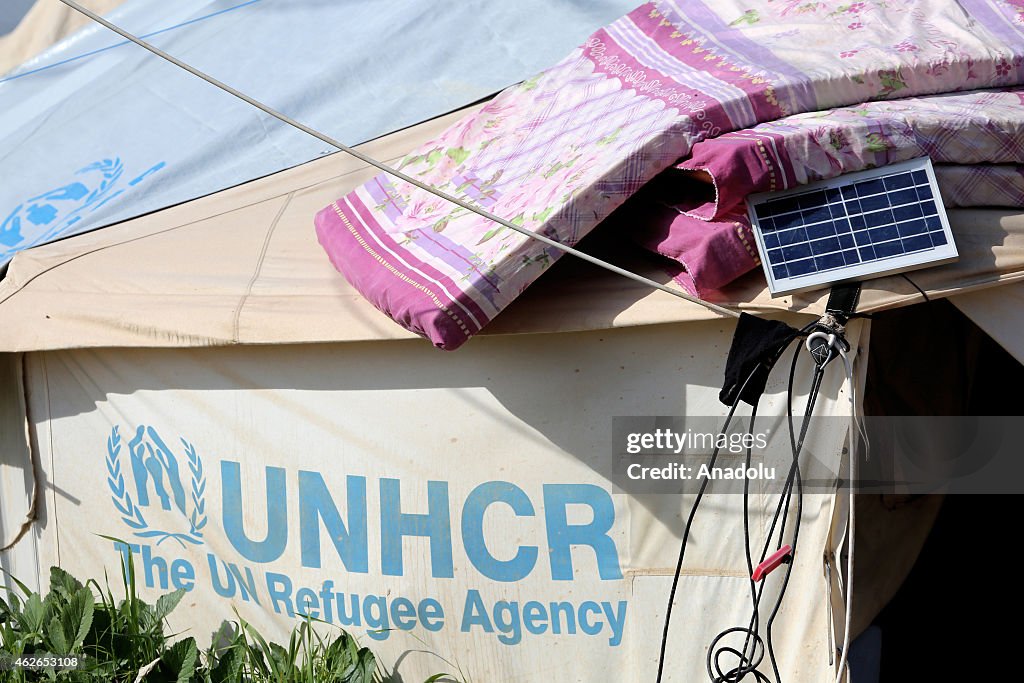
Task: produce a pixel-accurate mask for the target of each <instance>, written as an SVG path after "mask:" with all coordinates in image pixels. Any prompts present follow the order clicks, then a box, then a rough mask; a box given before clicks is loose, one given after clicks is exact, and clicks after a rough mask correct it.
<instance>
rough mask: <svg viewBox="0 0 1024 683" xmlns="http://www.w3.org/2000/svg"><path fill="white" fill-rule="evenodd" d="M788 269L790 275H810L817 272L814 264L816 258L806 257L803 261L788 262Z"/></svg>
mask: <svg viewBox="0 0 1024 683" xmlns="http://www.w3.org/2000/svg"><path fill="white" fill-rule="evenodd" d="M786 269H787V270H789V276H790V277H798V276H800V275H809V274H811V273H814V272H816V271H817V270H818V269H817V268H816V267H815V266H814V259H812V258H805V259H804V260H802V261H793V262H792V263H787V264H786Z"/></svg>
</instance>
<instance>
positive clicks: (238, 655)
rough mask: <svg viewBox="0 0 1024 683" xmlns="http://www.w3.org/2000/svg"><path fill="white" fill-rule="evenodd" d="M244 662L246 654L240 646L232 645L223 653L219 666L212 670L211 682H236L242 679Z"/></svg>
mask: <svg viewBox="0 0 1024 683" xmlns="http://www.w3.org/2000/svg"><path fill="white" fill-rule="evenodd" d="M244 663H245V654H244V653H243V652H242V650H241V649H239V648H238V647H232V648H231V649H229V650H228V651H227V652H225V653H223V654H222V655H221V657H220V660H219V661H218V662H217V666H215V667H213V669H211V670H210V683H234V682H235V681H238V680H241V671H242V665H243V664H244Z"/></svg>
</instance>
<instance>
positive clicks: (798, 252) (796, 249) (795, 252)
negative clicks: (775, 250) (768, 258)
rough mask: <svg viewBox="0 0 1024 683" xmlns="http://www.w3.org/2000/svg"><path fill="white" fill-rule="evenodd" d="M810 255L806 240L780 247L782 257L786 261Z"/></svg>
mask: <svg viewBox="0 0 1024 683" xmlns="http://www.w3.org/2000/svg"><path fill="white" fill-rule="evenodd" d="M810 255H811V247H810V244H808V243H807V242H803V243H801V244H794V245H792V246H789V247H783V248H782V258H784V259H786V260H787V261H796V260H799V259H802V258H807V257H808V256H810Z"/></svg>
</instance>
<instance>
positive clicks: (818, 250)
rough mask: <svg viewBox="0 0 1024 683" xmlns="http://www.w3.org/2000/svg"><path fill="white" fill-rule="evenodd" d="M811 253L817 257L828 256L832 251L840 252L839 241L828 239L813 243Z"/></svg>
mask: <svg viewBox="0 0 1024 683" xmlns="http://www.w3.org/2000/svg"><path fill="white" fill-rule="evenodd" d="M811 251H812V252H814V255H815V256H818V255H820V254H827V253H829V252H830V251H839V239H838V238H836V237H829V238H828V239H823V240H814V241H813V242H811Z"/></svg>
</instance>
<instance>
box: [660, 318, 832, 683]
mask: <svg viewBox="0 0 1024 683" xmlns="http://www.w3.org/2000/svg"><path fill="white" fill-rule="evenodd" d="M816 325H817V323H812V324H810V325H807V326H806V327H804V328H803V329H802V330H801V331H800V335H799V336H798V338H802V337H804V336H806V335H807V334H808V333H809V332H810V331H811V330H813V329H814V328H815V326H816ZM788 347H789V344H786V345H785V346H783V347H782V348H780V349H779V350H778V352H777V353H776V354H775V355H774V356H773V357H772V358H771V359H770V360H769V361H768V362H767V363H765V365H766V366H767V368H768V370H769V372H770V371H771V369H772V368H774V367H775V365H776V364H777V362H778V360H779V359H780V358H781V356H782V355H783V354H784V353H785V351H786V349H787V348H788ZM800 348H801V347H800V345H798V346H797V348H796V350H795V352H794V354H793V363H792V365H791V367H790V373H789V383H788V390H787V420H788V425H789V436H790V447H791V450H792V453H793V460H792V463H791V464H790V469H789V472H788V474H787V477H786V482H785V484H784V486H783V490H782V492H781V493H780V497H779V503H778V505H777V507H776V510H775V514H774V516H773V518H772V523H771V526H770V527H769V530H768V533H767V535H766V537H765V544H764V547H763V548H762V551H761V555H760V560H759V562H763V561H764V559H765V558H766V557H767V554H768V550H769V548H771V545H772V539H773V537H775V530H776V528H778V539H777V542H776V550H777V549H779V548H781V547H782V546H783V540H784V539H785V535H786V527H787V524H788V520H789V511H790V508H791V506H792V501H793V498H794V496H793V492H794V488H795V490H796V496H795V498H796V515H795V522H794V529H793V542H792V543H791V547H792V555H791V558H792V557H794V556H795V554H796V549H797V545H798V542H799V534H800V521H801V518H802V517H803V480H802V478H801V476H800V467H799V457H800V452H801V451H802V449H803V444H804V440H805V438H806V435H807V430H808V427H809V426H810V417H811V414H812V413H813V409H814V405H815V402H816V400H817V396H818V391H819V389H820V387H821V382H822V378H823V376H824V366H825V364H826V363H821V364H820V365H816V366H815V370H814V376H813V378H812V382H811V388H810V391H809V393H808V400H807V408H806V413H805V415H804V419H803V422H802V423H801V426H800V434H799V438H798V437H797V434H796V430H795V425H794V422H793V385H794V381H795V376H796V366H797V361H798V359H799V356H800ZM830 360H831V358H830ZM757 372H758V369H755V370H754V371H752V372H751V374H750V376H748V377H747V379H746V380H745V381H744V383H743V388H741V390H740V391H739V393H738V394H737V396H739V395H742V394H743V390H744V389H745V388H746V385H747V383H749V382H750V381H751V379H752V378H753V377H754V376H755V374H756V373H757ZM739 401H740V399H739V398H738V397H737V399H736V400H735V401H734V402H733V404H732V406H730V408H729V412H728V414H727V415H726V418H725V422H724V423H723V425H722V433H725V432H727V431H728V428H729V424H730V423H731V422H732V419H733V416H734V414H735V412H736V408H737V407H738V406H739ZM756 418H757V402H755V403H754V405H753V409H752V412H751V419H750V426H749V433H751V434H752V433H753V430H754V421H755V420H756ZM719 452H720V450H719V448H717V447H716V448H715V449H714V451H712V454H711V458H710V460H709V463H708V467H709V468H712V467H714V464H715V462H716V460H717V459H718V455H719ZM750 460H751V448H749V447H748V449H747V455H746V467H749V466H750ZM709 481H710V480H709V479H707V478H705V479H703V480H702V482H701V485H700V488H699V489H698V491H697V497H696V499H695V500H694V503H693V506H692V507H691V509H690V513H689V515H688V516H687V519H686V524H685V525H684V527H683V537H682V539H681V542H680V547H679V557H678V560H677V562H676V570H675V573H674V576H673V580H672V588H671V590H670V591H669V599H668V606H667V608H666V613H665V627H664V630H663V632H662V640H661V650H660V653H659V658H658V674H657V678H656V683H661V680H662V677H663V675H664V667H665V652H666V649H667V646H668V632H669V627H670V625H671V621H672V608H673V603H674V602H675V595H676V592H677V590H678V586H679V578H680V575H681V573H682V566H683V561H684V558H685V554H686V547H687V542H688V540H689V536H690V530H691V528H692V525H693V520H694V518H695V516H696V513H697V510H698V508H699V507H700V503H701V501H702V500H703V497H704V494H705V493H706V491H707V487H708V484H709ZM794 485H795V486H794ZM743 495H744V501H743V517H744V519H743V536H744V551H745V555H746V561H747V569H748V572H749V573H750V574H751V575H752V574H753V570H754V563H753V558H752V556H751V552H750V520H749V482H748V481H747V480H746V479H744V489H743ZM780 520H781V522H782V523H781V525H780V524H779V522H780ZM792 570H793V562H792V561H790V562H789V563H788V564H787V567H786V571H785V576H784V578H783V582H782V586H781V588H780V590H779V594H778V596H777V598H776V599H775V603H774V605H773V608H772V611H771V614H770V615H769V618H768V621H767V622H766V636H765V637H764V638H762V637H761V635H760V633H759V631H760V602H761V598H762V596H763V593H764V588H765V583H764V582H762V583H761V585H760V586H759V587H758V586H756V585H755V582H754V580H753V578H752V576H751V578H750V580H749V581H750V592H751V607H752V613H751V619H750V624H749V626H748V627H746V628H744V627H742V626H738V627H734V628H730V629H727V630H725V631H723V632H722V633H720V634H718V635H717V636H716V637H715V638H714V639H713V640H712V642H711V645H710V647H709V648H708V657H707V671H708V676H709V677H710V679H711V680H712V681H713V682H714V683H738V682H739V681H741V680H743V679H744V678H746V677H747V676H749V675H753V676H754V678H755V679H756V681H757V683H771V679H769V678H768V677H767V676H766V675H765V674H763V673H762V672H760V671H758V666H760V664H761V663H762V661H763V659H764V655H765V653H766V652H767V653H768V657H769V660H770V662H771V666H772V670H773V673H774V675H775V680H776V683H780V682H781V676H780V674H779V669H778V663H777V661H776V657H775V651H774V646H773V643H772V626H773V624H774V621H775V618H776V617H777V616H778V613H779V610H780V608H781V606H782V601H783V598H784V597H785V593H786V588H787V587H788V585H789V580H790V576H791V574H792ZM740 633H742V634H743V635H744V643H743V647H742V649H740V650H737V649H736V648H734V647H729V646H725V645H723V646H721V647H719V643H721V642H722V641H723V640H724V639H725V638H727V637H729V636H731V635H733V634H740ZM726 655H730V656H732V657H735V658H736V660H737V661H736V665H735V666H733V667H732V668H730V669H725V668H724V667H723V666H722V661H721V660H722V657H724V656H726Z"/></svg>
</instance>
